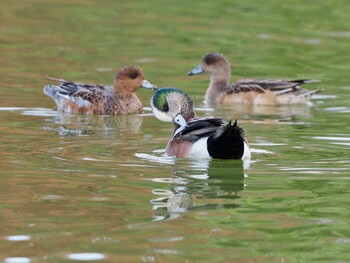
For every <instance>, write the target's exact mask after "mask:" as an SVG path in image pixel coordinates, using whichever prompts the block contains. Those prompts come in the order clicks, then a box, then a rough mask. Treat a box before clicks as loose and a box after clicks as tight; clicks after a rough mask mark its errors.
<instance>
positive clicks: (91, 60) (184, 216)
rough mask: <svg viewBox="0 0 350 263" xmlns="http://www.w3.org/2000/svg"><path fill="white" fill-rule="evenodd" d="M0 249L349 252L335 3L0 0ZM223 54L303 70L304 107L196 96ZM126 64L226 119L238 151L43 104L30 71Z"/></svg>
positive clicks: (345, 106)
mask: <svg viewBox="0 0 350 263" xmlns="http://www.w3.org/2000/svg"><path fill="white" fill-rule="evenodd" d="M0 8H1V14H0V21H1V26H0V32H1V34H0V45H1V49H0V50H1V56H0V62H1V65H2V67H1V71H0V77H1V80H2V81H1V84H0V97H1V100H0V123H1V125H0V154H1V161H0V180H1V183H0V261H1V262H16V263H23V262H76V261H94V262H349V261H350V253H349V251H350V221H349V217H350V205H349V204H350V201H349V200H350V193H349V188H350V173H349V169H350V154H349V146H350V127H349V123H350V117H349V116H350V95H349V91H350V77H349V72H350V60H349V58H350V23H349V19H348V14H349V13H350V5H349V3H348V1H346V0H329V1H328V0H321V1H318V2H317V3H316V2H314V1H301V0H297V1H283V3H282V2H281V1H277V0H268V1H264V3H263V4H262V2H261V1H252V0H248V1H224V0H218V1H192V2H189V1H184V0H179V1H176V3H175V2H174V1H169V0H166V1H156V0H151V1H136V0H131V1H124V2H123V3H122V2H121V1H102V2H101V1H74V3H73V1H55V0H52V1H39V0H35V1H34V0H28V1H7V0H5V1H2V2H1V3H0ZM213 51H217V52H222V53H224V54H225V55H226V56H227V57H228V59H229V60H230V61H231V63H232V73H233V74H232V79H233V80H237V79H240V78H248V77H250V78H290V79H292V78H297V79H298V78H314V79H320V80H321V82H320V83H315V84H309V85H308V88H310V89H318V88H321V89H323V92H322V93H320V94H319V95H317V96H315V97H314V99H313V100H312V101H311V103H310V104H309V105H301V106H300V105H297V106H286V107H254V108H252V107H247V106H244V107H242V106H239V105H232V106H216V107H214V108H204V107H203V105H202V104H201V103H202V100H203V97H204V93H205V90H206V87H207V86H208V83H209V79H208V78H209V77H208V76H207V75H203V76H193V77H188V76H186V72H188V71H189V70H191V69H192V68H193V67H195V66H196V65H197V64H198V63H199V60H200V58H201V57H202V55H203V54H204V53H206V52H213ZM125 65H139V66H141V67H142V68H143V69H144V71H145V74H146V78H147V79H148V80H149V81H150V82H152V83H154V84H155V85H158V86H175V87H179V88H181V89H183V90H185V91H186V92H187V93H189V94H190V95H191V96H192V98H193V99H194V101H195V105H196V107H197V109H198V111H197V113H198V115H199V116H221V117H224V118H225V119H235V118H237V119H238V120H239V123H240V124H241V125H242V127H244V129H245V131H246V134H247V138H248V140H249V142H250V145H251V147H252V151H253V155H252V156H253V158H252V161H251V162H249V163H242V162H241V161H233V160H205V159H202V160H195V159H175V158H172V157H167V156H165V155H164V148H165V146H166V143H167V140H168V138H169V136H170V133H171V131H172V127H171V125H170V124H168V123H163V122H160V121H158V120H157V119H155V118H154V117H153V115H152V114H151V111H150V109H149V100H150V98H151V96H152V94H151V92H150V91H147V90H140V91H139V92H138V94H139V97H140V98H141V100H142V101H143V102H144V106H145V111H144V113H143V114H140V115H129V116H74V115H67V114H62V113H59V112H57V111H56V109H55V106H54V102H53V101H52V100H51V99H50V98H48V97H46V96H45V95H44V94H43V92H42V88H43V86H44V85H46V84H48V83H49V81H48V80H45V76H51V77H58V78H64V79H68V80H75V81H80V82H84V81H85V82H88V83H102V84H110V83H111V81H112V79H113V75H114V74H115V71H116V70H117V69H119V68H121V67H123V66H125Z"/></svg>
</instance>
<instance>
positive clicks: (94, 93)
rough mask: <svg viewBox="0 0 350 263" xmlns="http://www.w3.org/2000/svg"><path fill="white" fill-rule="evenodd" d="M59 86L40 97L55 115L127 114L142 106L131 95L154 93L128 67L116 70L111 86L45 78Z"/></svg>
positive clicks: (140, 74) (136, 69)
mask: <svg viewBox="0 0 350 263" xmlns="http://www.w3.org/2000/svg"><path fill="white" fill-rule="evenodd" d="M48 79H50V80H54V81H58V82H60V85H59V86H54V85H47V86H45V87H44V93H45V94H46V95H48V96H49V97H51V98H53V99H54V101H55V102H56V104H57V108H58V110H59V111H64V112H69V113H74V114H98V115H114V114H130V113H139V112H141V111H142V103H141V101H140V100H139V98H138V97H137V95H136V93H135V91H136V90H137V89H138V88H140V87H144V88H149V89H156V86H154V85H152V84H151V83H149V82H148V81H147V80H145V79H144V73H143V70H142V69H141V68H139V67H135V66H130V67H124V68H122V69H120V70H119V71H118V72H117V74H116V76H115V79H114V86H102V85H90V84H82V83H76V82H68V81H65V80H63V79H54V78H48Z"/></svg>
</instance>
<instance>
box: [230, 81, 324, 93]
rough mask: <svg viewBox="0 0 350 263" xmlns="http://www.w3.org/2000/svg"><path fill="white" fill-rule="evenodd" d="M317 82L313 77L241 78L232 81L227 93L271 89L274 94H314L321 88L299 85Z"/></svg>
mask: <svg viewBox="0 0 350 263" xmlns="http://www.w3.org/2000/svg"><path fill="white" fill-rule="evenodd" d="M314 82H319V81H318V80H313V79H298V80H270V79H267V80H255V79H242V80H239V81H237V82H235V83H232V84H231V85H230V87H229V89H228V90H227V91H226V93H227V94H232V93H241V92H249V91H254V92H258V93H265V92H266V91H267V90H269V91H272V92H273V93H275V95H282V94H286V93H293V94H295V95H302V94H305V93H308V95H312V94H315V93H317V92H320V91H321V90H312V91H310V90H307V89H303V88H301V85H303V84H307V83H314Z"/></svg>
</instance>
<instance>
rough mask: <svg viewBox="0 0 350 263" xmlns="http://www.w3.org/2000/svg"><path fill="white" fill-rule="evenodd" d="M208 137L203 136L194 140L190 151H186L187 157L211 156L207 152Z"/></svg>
mask: <svg viewBox="0 0 350 263" xmlns="http://www.w3.org/2000/svg"><path fill="white" fill-rule="evenodd" d="M208 138H209V137H204V138H201V139H199V140H198V141H196V142H195V143H194V144H193V145H192V147H191V150H190V152H189V153H188V157H190V158H211V157H210V155H209V153H208V149H207V146H208Z"/></svg>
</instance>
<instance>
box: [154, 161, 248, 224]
mask: <svg viewBox="0 0 350 263" xmlns="http://www.w3.org/2000/svg"><path fill="white" fill-rule="evenodd" d="M188 161H190V162H191V163H190V164H188ZM245 176H246V175H245V174H244V170H243V162H242V161H241V160H217V159H196V160H193V159H192V160H188V159H187V160H185V159H177V160H176V162H175V169H174V171H173V178H172V179H171V180H169V179H159V178H158V179H154V181H156V182H162V183H167V184H169V186H170V189H169V190H168V189H164V188H163V189H154V190H153V194H155V195H157V196H158V197H157V198H154V199H152V200H151V203H152V205H153V209H154V210H156V211H157V214H156V215H155V221H158V220H164V219H174V218H177V217H179V216H181V215H182V214H183V213H184V212H186V211H190V210H191V211H193V210H203V211H205V210H212V209H229V208H236V207H238V206H239V205H238V204H237V203H236V202H235V200H236V199H238V198H239V195H238V192H240V191H242V190H244V187H245V185H244V178H245ZM214 199H215V200H214Z"/></svg>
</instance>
